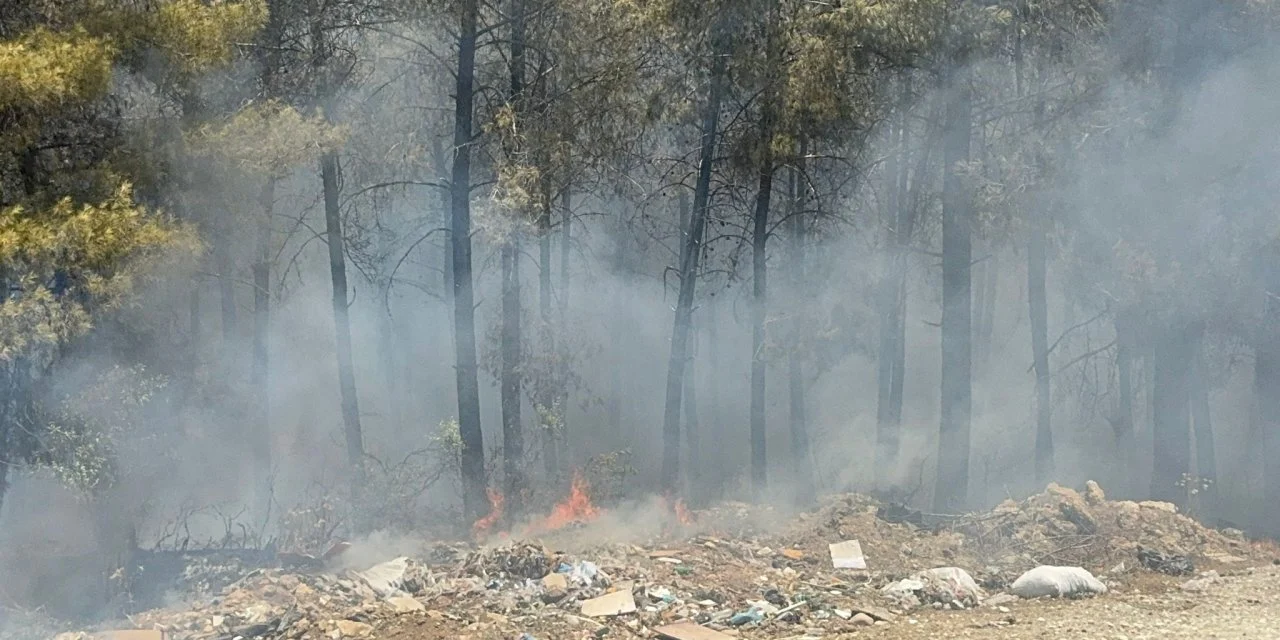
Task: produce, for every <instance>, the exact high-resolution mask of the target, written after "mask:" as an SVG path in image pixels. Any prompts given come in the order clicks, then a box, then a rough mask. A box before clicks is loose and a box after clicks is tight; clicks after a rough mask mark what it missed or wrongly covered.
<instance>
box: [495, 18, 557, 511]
mask: <svg viewBox="0 0 1280 640" xmlns="http://www.w3.org/2000/svg"><path fill="white" fill-rule="evenodd" d="M510 15H511V61H510V62H511V65H510V71H511V95H510V100H511V104H512V108H513V109H514V111H515V116H516V126H517V128H522V127H523V126H524V122H523V118H524V116H525V109H524V107H525V103H526V101H525V96H524V90H525V88H524V72H525V69H524V66H525V57H524V47H525V42H524V39H525V3H524V0H511V14H510ZM513 146H514V148H513V149H512V151H513V152H516V153H518V152H519V151H521V149H520V145H519V143H515V144H514V145H513ZM521 213H523V212H521ZM515 227H516V228H513V229H512V231H511V232H510V234H509V235H508V236H507V239H506V241H505V242H504V243H503V245H502V339H501V343H502V344H501V349H502V354H501V355H502V373H501V376H502V384H501V387H502V393H501V395H502V477H503V479H504V480H505V482H506V485H505V486H504V487H503V493H504V494H505V495H506V511H505V512H504V513H505V514H506V516H507V518H508V521H512V520H513V519H514V518H518V517H520V515H521V514H522V513H523V512H524V500H523V496H522V495H521V492H522V490H523V489H524V478H523V471H522V467H523V464H524V433H523V432H522V426H523V425H522V424H521V422H520V403H521V400H522V397H521V383H522V381H521V373H520V369H521V367H520V360H521V355H522V348H521V345H520V342H521V335H520V230H519V228H518V227H519V225H518V221H517V224H516V225H515ZM544 235H545V234H544ZM548 268H549V267H548ZM544 270H545V268H544Z"/></svg>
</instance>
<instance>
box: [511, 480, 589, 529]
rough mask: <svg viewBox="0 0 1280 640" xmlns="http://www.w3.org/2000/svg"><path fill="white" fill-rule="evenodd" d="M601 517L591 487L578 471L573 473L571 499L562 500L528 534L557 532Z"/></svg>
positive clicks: (570, 488)
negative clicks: (592, 497)
mask: <svg viewBox="0 0 1280 640" xmlns="http://www.w3.org/2000/svg"><path fill="white" fill-rule="evenodd" d="M598 517H600V509H599V508H597V507H596V506H595V505H594V504H592V503H591V485H590V484H588V483H587V480H586V478H583V477H582V474H581V473H580V472H578V471H574V472H573V482H572V483H571V484H570V486H569V497H567V498H565V499H564V500H562V501H561V502H560V503H559V504H557V505H556V506H555V507H554V508H553V509H552V510H551V514H550V515H548V516H547V517H545V518H543V519H541V520H538V521H536V522H533V523H532V524H530V525H529V527H528V529H527V530H526V533H544V532H547V531H555V530H556V529H560V528H563V527H566V526H568V525H571V524H574V523H581V522H590V521H592V520H595V519H596V518H598Z"/></svg>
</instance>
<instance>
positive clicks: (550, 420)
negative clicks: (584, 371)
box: [537, 185, 561, 482]
mask: <svg viewBox="0 0 1280 640" xmlns="http://www.w3.org/2000/svg"><path fill="white" fill-rule="evenodd" d="M551 195H552V194H551V189H550V186H549V185H544V188H543V200H542V212H541V213H540V214H539V215H538V263H539V269H538V319H539V322H541V323H542V331H543V335H544V336H545V338H546V340H547V343H546V344H545V345H544V346H545V348H546V349H547V350H548V352H547V353H546V354H544V356H545V357H548V358H552V359H554V358H555V354H556V350H557V349H558V346H557V343H558V342H559V340H560V338H561V336H560V335H558V334H557V333H556V331H555V329H554V320H553V319H552V317H551V269H552V265H551ZM555 377H556V376H555V374H552V375H551V376H550V378H551V379H544V380H539V381H537V388H538V392H537V396H538V401H537V402H538V415H539V422H540V423H541V424H540V425H539V426H540V427H541V428H540V429H539V431H540V435H541V439H542V461H543V466H544V468H545V469H546V472H547V477H548V478H549V479H551V480H552V481H553V482H554V481H555V479H556V478H558V477H559V475H560V451H559V446H558V445H557V442H556V441H557V440H558V438H557V437H556V431H557V430H558V429H559V428H560V410H561V408H560V407H559V406H557V405H556V389H555V387H556V384H555V382H554V379H555Z"/></svg>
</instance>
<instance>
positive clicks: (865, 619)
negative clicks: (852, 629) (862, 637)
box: [849, 613, 876, 627]
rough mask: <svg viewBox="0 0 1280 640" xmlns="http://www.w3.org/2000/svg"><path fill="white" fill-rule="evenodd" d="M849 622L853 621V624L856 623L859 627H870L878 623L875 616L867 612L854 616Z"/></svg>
mask: <svg viewBox="0 0 1280 640" xmlns="http://www.w3.org/2000/svg"><path fill="white" fill-rule="evenodd" d="M849 622H852V623H853V624H856V625H858V626H859V627H870V626H871V625H874V624H875V623H876V621H875V618H872V617H871V616H869V615H867V614H865V613H859V614H857V615H855V616H853V618H851V619H850V620H849Z"/></svg>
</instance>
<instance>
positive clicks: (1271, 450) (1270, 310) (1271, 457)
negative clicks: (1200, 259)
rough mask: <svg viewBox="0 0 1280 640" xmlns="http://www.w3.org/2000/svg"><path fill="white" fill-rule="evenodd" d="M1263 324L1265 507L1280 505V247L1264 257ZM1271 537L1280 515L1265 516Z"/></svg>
mask: <svg viewBox="0 0 1280 640" xmlns="http://www.w3.org/2000/svg"><path fill="white" fill-rule="evenodd" d="M1260 263H1261V267H1262V274H1261V275H1262V278H1261V285H1262V291H1260V292H1259V293H1260V294H1261V295H1262V299H1263V312H1262V322H1261V323H1260V326H1259V327H1258V329H1257V333H1256V334H1255V337H1254V365H1253V366H1254V371H1253V376H1254V377H1253V385H1254V386H1253V391H1254V402H1255V403H1256V411H1257V420H1258V423H1257V429H1258V433H1259V434H1260V435H1261V440H1262V442H1261V443H1260V444H1261V446H1262V459H1263V461H1264V462H1263V468H1262V478H1263V498H1264V504H1270V505H1276V504H1280V244H1277V243H1274V242H1273V243H1271V244H1270V245H1268V246H1267V247H1265V248H1264V249H1263V255H1262V256H1261V260H1260ZM1263 517H1264V518H1265V519H1266V522H1265V523H1264V526H1265V527H1266V529H1267V531H1268V532H1270V533H1280V512H1278V511H1277V510H1276V509H1269V510H1267V511H1266V513H1265V514H1264V515H1263Z"/></svg>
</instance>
